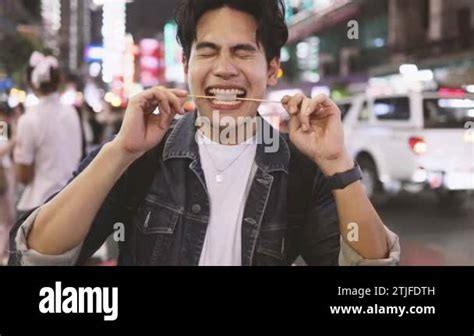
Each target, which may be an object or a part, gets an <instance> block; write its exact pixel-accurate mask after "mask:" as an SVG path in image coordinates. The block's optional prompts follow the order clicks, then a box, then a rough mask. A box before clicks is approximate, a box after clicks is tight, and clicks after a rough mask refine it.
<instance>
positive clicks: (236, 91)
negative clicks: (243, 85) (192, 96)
mask: <svg viewBox="0 0 474 336" xmlns="http://www.w3.org/2000/svg"><path fill="white" fill-rule="evenodd" d="M209 92H210V93H212V94H214V95H218V94H226V95H227V94H233V95H241V94H244V93H245V91H244V90H240V89H219V88H212V89H210V90H209Z"/></svg>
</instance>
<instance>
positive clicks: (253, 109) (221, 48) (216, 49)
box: [185, 7, 280, 118]
mask: <svg viewBox="0 0 474 336" xmlns="http://www.w3.org/2000/svg"><path fill="white" fill-rule="evenodd" d="M256 31H257V23H256V21H255V19H254V18H253V17H252V16H251V15H249V14H246V13H243V12H240V11H237V10H234V9H230V8H228V7H223V8H220V9H216V10H212V11H208V12H206V13H205V14H204V15H203V16H202V17H201V18H200V20H199V22H198V25H197V34H196V35H197V38H196V41H195V42H194V44H193V46H192V50H191V55H190V59H189V60H186V62H185V72H186V76H187V80H188V85H189V89H190V91H191V94H193V95H202V96H216V95H219V94H223V93H224V94H225V93H227V94H230V96H231V97H232V95H233V94H236V95H238V97H245V98H258V99H262V98H264V97H265V92H266V88H267V86H271V85H275V84H276V83H277V73H278V69H279V66H280V64H279V61H278V60H277V59H274V60H272V61H271V62H270V64H268V63H267V60H266V57H265V51H264V50H263V46H261V45H259V44H258V43H257V39H256ZM196 105H197V108H198V110H199V112H200V113H201V115H202V116H206V117H209V118H212V112H213V111H216V110H218V111H219V112H220V114H219V115H220V117H224V116H232V117H248V116H250V117H254V116H255V115H256V113H257V109H258V106H259V103H256V102H249V101H219V100H217V99H196Z"/></svg>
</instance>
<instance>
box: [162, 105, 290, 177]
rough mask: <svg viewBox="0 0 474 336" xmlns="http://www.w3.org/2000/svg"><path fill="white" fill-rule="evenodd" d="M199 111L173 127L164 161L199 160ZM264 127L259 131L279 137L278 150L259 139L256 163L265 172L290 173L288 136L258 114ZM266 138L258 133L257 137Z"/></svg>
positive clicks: (185, 117) (167, 142) (166, 145)
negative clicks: (197, 136) (197, 132)
mask: <svg viewBox="0 0 474 336" xmlns="http://www.w3.org/2000/svg"><path fill="white" fill-rule="evenodd" d="M196 118H197V112H194V113H188V114H186V115H185V116H183V117H182V118H180V119H179V120H178V121H177V122H176V123H175V124H174V126H173V127H172V130H171V133H170V134H169V136H168V138H167V139H166V143H165V147H164V150H163V161H166V160H169V159H191V160H195V161H196V160H198V158H199V148H198V144H197V142H196V137H195V136H196V125H195V121H196ZM257 118H259V119H260V121H261V123H259V124H261V125H262V126H263V127H260V129H259V130H258V131H257V132H261V130H262V129H263V130H264V131H270V132H271V133H270V134H271V135H272V139H278V142H277V144H278V146H277V149H276V150H273V151H272V150H270V149H271V148H272V146H271V145H270V144H264V143H263V141H259V143H258V144H257V152H256V155H255V163H256V164H257V166H258V167H259V168H260V169H262V170H263V171H264V172H267V173H270V172H274V171H283V172H285V173H286V174H288V165H289V161H290V149H289V146H288V143H287V137H286V136H284V135H282V134H280V132H279V131H278V130H276V129H274V128H273V127H272V126H271V125H270V124H269V123H268V122H267V121H266V120H265V119H264V118H262V117H261V116H260V114H257ZM260 138H264V137H262V136H259V134H257V139H260Z"/></svg>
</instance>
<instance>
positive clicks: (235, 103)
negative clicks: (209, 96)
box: [212, 100, 240, 106]
mask: <svg viewBox="0 0 474 336" xmlns="http://www.w3.org/2000/svg"><path fill="white" fill-rule="evenodd" d="M212 102H213V103H214V104H218V105H229V106H234V105H239V104H240V102H239V101H226V100H213V101H212Z"/></svg>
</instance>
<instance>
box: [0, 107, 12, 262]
mask: <svg viewBox="0 0 474 336" xmlns="http://www.w3.org/2000/svg"><path fill="white" fill-rule="evenodd" d="M0 128H1V132H0V265H2V264H5V263H6V256H7V249H8V232H9V231H10V229H11V227H12V226H13V224H14V222H15V216H16V215H15V200H16V197H15V195H16V188H15V169H14V166H13V162H12V152H13V147H14V145H15V138H14V136H13V129H12V123H11V111H10V110H9V108H8V105H7V104H0Z"/></svg>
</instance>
